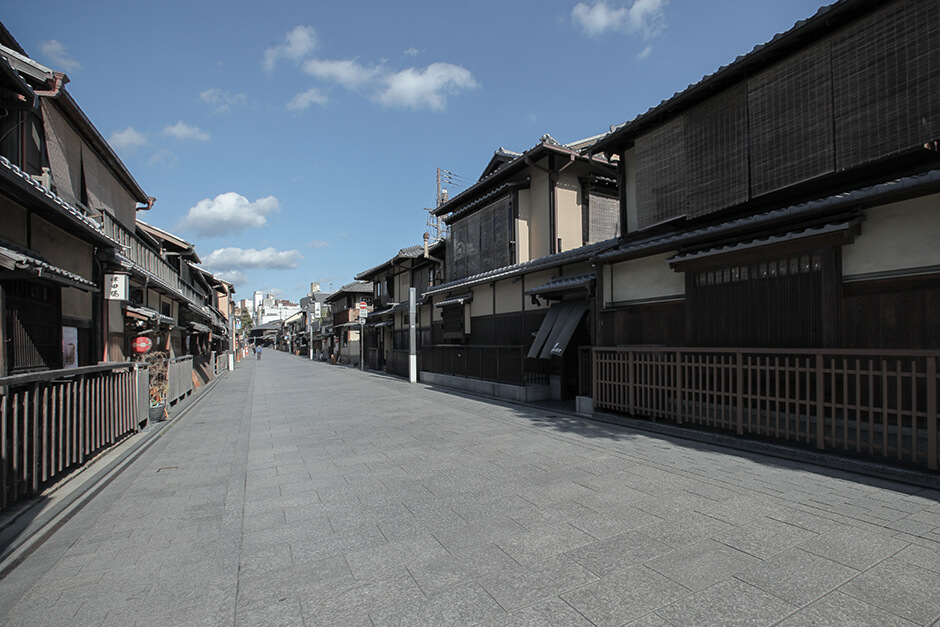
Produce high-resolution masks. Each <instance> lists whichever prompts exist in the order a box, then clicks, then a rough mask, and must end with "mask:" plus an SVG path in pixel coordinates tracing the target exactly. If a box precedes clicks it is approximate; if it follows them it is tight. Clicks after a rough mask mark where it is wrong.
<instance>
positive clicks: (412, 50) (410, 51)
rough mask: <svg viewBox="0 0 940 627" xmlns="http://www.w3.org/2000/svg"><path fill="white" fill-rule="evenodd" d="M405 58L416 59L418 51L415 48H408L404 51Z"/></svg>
mask: <svg viewBox="0 0 940 627" xmlns="http://www.w3.org/2000/svg"><path fill="white" fill-rule="evenodd" d="M405 56H408V57H416V56H418V49H417V48H408V49H407V50H405Z"/></svg>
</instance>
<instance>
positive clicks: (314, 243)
mask: <svg viewBox="0 0 940 627" xmlns="http://www.w3.org/2000/svg"><path fill="white" fill-rule="evenodd" d="M329 245H330V243H329V242H324V241H322V240H318V239H313V240H310V241H309V242H307V246H309V247H310V248H326V247H327V246H329Z"/></svg>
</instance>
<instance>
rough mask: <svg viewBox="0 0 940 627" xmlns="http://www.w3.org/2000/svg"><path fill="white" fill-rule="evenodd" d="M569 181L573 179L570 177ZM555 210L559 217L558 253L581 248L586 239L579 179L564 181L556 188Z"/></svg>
mask: <svg viewBox="0 0 940 627" xmlns="http://www.w3.org/2000/svg"><path fill="white" fill-rule="evenodd" d="M568 178H569V179H570V178H571V177H568ZM555 208H556V212H557V215H558V225H557V231H558V237H559V238H560V239H561V247H560V248H559V249H558V252H564V251H566V250H571V249H572V248H578V247H580V246H581V245H582V244H583V242H584V238H583V235H582V225H581V185H580V184H579V183H578V180H577V178H575V179H574V181H573V182H572V181H571V180H562V181H559V183H558V184H557V185H556V186H555Z"/></svg>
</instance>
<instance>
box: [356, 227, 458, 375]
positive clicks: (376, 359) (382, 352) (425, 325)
mask: <svg viewBox="0 0 940 627" xmlns="http://www.w3.org/2000/svg"><path fill="white" fill-rule="evenodd" d="M444 250H445V242H444V240H440V241H438V242H435V243H433V244H431V243H429V242H427V241H426V243H425V244H418V245H415V246H409V247H408V248H402V249H401V250H399V251H398V253H397V254H396V255H395V256H394V257H392V258H391V259H389V260H388V261H386V262H384V263H382V264H379V265H378V266H375V267H374V268H370V269H369V270H366V271H365V272H361V273H360V274H358V275H356V280H358V281H370V282H371V283H372V285H373V291H372V304H373V309H372V311H371V312H370V313H369V317H368V320H367V322H366V325H365V327H364V333H365V338H364V341H365V354H366V359H367V361H366V364H367V365H368V366H369V368H372V369H373V370H386V371H388V372H390V373H393V374H397V375H402V376H407V375H408V353H409V347H408V342H409V335H408V334H409V327H410V320H409V316H408V307H409V305H408V298H409V293H410V289H411V288H412V287H414V288H415V297H416V299H417V302H418V303H423V302H424V294H425V293H426V292H427V291H428V290H429V289H430V288H431V287H433V286H434V285H437V284H440V283H441V282H442V278H443V276H444ZM415 323H416V326H417V330H416V336H415V339H416V342H417V347H416V350H417V351H418V352H419V353H420V351H421V350H422V348H423V347H424V346H430V345H431V343H432V340H431V335H432V333H431V328H432V327H431V310H430V308H419V310H418V315H417V317H416V320H415Z"/></svg>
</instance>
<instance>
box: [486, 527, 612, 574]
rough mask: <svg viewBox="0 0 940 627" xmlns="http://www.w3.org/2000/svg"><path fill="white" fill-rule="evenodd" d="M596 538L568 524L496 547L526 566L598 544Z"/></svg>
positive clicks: (515, 538) (532, 532) (499, 543)
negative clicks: (588, 545) (581, 547)
mask: <svg viewBox="0 0 940 627" xmlns="http://www.w3.org/2000/svg"><path fill="white" fill-rule="evenodd" d="M596 541H597V540H596V538H594V537H593V536H591V535H588V534H586V533H584V532H583V531H581V530H580V529H578V528H577V527H573V526H572V525H569V524H568V523H562V524H559V525H553V526H551V527H544V528H542V529H539V530H538V531H528V532H526V533H521V534H518V535H514V536H512V537H510V538H506V539H505V540H500V541H499V542H497V543H496V545H497V546H498V547H499V548H501V549H502V550H503V551H505V552H506V553H507V554H508V555H509V556H510V557H511V558H513V559H514V560H516V561H517V562H519V563H520V564H523V565H526V564H531V563H533V562H537V561H541V560H543V559H545V558H548V557H553V556H555V555H558V554H560V553H564V552H565V551H570V550H571V549H575V548H578V547H580V546H584V545H587V544H591V543H593V542H596Z"/></svg>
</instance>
